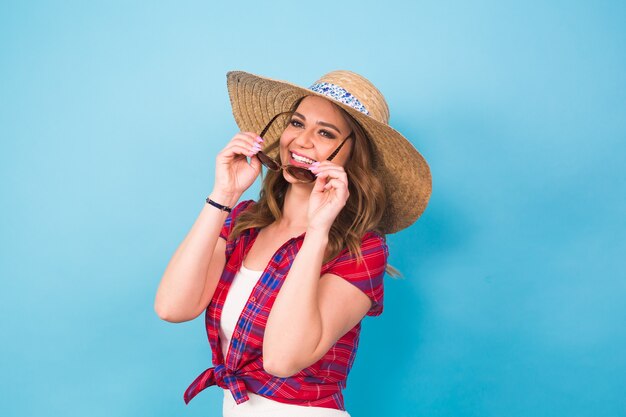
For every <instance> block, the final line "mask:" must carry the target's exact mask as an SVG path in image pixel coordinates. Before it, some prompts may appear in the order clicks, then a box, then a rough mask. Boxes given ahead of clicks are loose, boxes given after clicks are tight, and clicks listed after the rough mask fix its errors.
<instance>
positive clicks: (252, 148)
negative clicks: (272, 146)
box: [213, 132, 262, 199]
mask: <svg viewBox="0 0 626 417" xmlns="http://www.w3.org/2000/svg"><path fill="white" fill-rule="evenodd" d="M261 143H262V139H261V138H260V137H259V136H258V135H256V134H255V133H252V132H239V133H237V134H236V135H235V136H233V138H232V139H231V140H230V142H228V144H227V145H226V147H225V148H224V149H222V150H221V151H220V153H218V154H217V158H216V160H215V186H214V188H213V191H214V193H216V194H218V195H225V196H233V197H235V199H237V198H239V197H240V196H241V194H243V192H244V191H245V190H246V189H248V187H250V186H251V185H252V183H253V182H254V180H256V178H257V177H258V175H259V173H260V172H261V161H259V158H257V157H256V153H257V152H258V151H259V150H260V149H261V146H262V145H261ZM248 157H249V158H250V162H248V159H247V158H248Z"/></svg>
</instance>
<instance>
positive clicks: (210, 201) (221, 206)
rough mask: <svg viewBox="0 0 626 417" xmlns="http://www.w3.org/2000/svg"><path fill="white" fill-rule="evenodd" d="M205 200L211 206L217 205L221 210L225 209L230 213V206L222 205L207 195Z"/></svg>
mask: <svg viewBox="0 0 626 417" xmlns="http://www.w3.org/2000/svg"><path fill="white" fill-rule="evenodd" d="M206 202H207V203H209V204H210V205H212V206H213V207H217V208H218V209H220V210H222V211H227V212H229V213H230V211H231V210H232V209H231V208H230V207H226V206H223V205H221V204H219V203H216V202H215V201H213V200H211V199H210V198H209V197H207V198H206Z"/></svg>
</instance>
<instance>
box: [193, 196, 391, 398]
mask: <svg viewBox="0 0 626 417" xmlns="http://www.w3.org/2000/svg"><path fill="white" fill-rule="evenodd" d="M251 203H254V201H252V200H246V201H242V202H240V203H239V204H237V205H236V206H235V207H234V208H233V210H232V212H231V213H230V214H229V215H228V217H227V218H226V221H225V222H224V226H223V227H222V230H221V233H220V237H222V238H223V239H225V240H226V265H225V267H224V272H223V273H222V276H221V277H220V280H219V283H218V285H217V288H216V289H215V294H214V295H213V299H212V300H211V302H210V303H209V305H208V307H207V309H206V314H205V326H206V331H207V335H208V339H209V344H210V345H211V350H212V352H213V364H217V365H216V366H214V367H212V368H209V369H207V370H205V371H204V372H202V373H201V374H200V375H199V376H198V377H197V378H196V379H195V380H194V381H193V382H192V383H191V385H190V386H189V388H187V390H186V391H185V395H184V399H185V403H189V401H191V399H192V398H193V397H195V396H196V395H197V394H198V393H199V392H200V391H202V390H203V389H205V388H207V387H209V386H212V385H216V384H217V385H218V386H220V387H222V388H224V389H228V390H230V392H231V393H232V395H233V397H234V399H235V401H236V402H237V404H241V403H243V402H245V401H247V400H249V397H248V395H247V390H250V391H252V392H254V393H256V394H258V395H262V396H264V397H267V398H270V399H272V400H275V401H278V402H281V403H287V404H296V405H303V406H317V407H328V408H336V409H339V410H345V406H344V401H343V394H342V391H341V390H342V389H343V388H345V387H346V380H347V377H348V372H349V371H350V368H351V367H352V364H353V362H354V359H355V356H356V351H357V346H358V342H359V334H360V331H361V322H359V323H358V324H357V325H356V326H354V327H353V328H352V329H351V330H350V331H348V332H347V333H346V334H345V335H343V336H342V337H341V338H339V340H338V341H337V342H336V343H335V344H334V345H333V347H331V348H330V350H329V351H328V352H327V353H326V355H324V356H323V357H322V358H321V359H320V360H318V361H317V362H316V363H314V364H312V365H311V366H309V367H307V368H305V369H302V370H301V371H300V372H298V373H296V374H295V375H292V376H290V377H286V378H279V377H276V376H274V375H271V374H268V373H267V372H265V370H264V369H263V333H264V331H265V324H266V323H267V318H268V316H269V313H270V310H271V308H272V304H273V303H274V300H275V299H276V296H277V295H278V292H279V291H280V287H281V285H282V283H283V282H284V280H285V278H286V276H287V273H288V272H289V269H290V268H291V264H292V263H293V261H294V259H295V257H296V255H297V253H298V250H299V249H300V247H301V246H302V242H303V239H304V235H305V234H304V233H303V234H302V235H300V236H298V237H294V238H291V239H289V240H288V241H287V242H285V243H284V244H283V245H282V246H281V247H280V248H279V249H278V250H277V251H276V253H275V254H274V256H273V257H272V258H271V260H270V262H269V264H268V266H267V267H266V268H265V271H263V274H262V275H261V277H260V278H259V281H258V282H257V283H256V284H255V287H254V288H253V289H252V292H251V294H250V296H249V298H248V300H247V302H246V304H245V307H244V309H243V311H242V313H241V314H240V316H239V319H238V321H237V325H236V328H235V330H234V332H233V336H232V339H231V342H230V343H231V345H230V349H229V351H228V353H229V356H228V357H227V358H225V359H224V356H223V352H222V349H221V344H220V341H219V339H218V328H219V323H220V316H221V313H222V307H223V306H224V300H225V299H226V294H227V293H228V288H229V286H230V283H231V282H232V281H233V278H234V277H235V275H236V274H237V272H238V271H239V268H240V267H241V264H242V263H243V259H244V258H245V256H246V254H247V253H248V251H249V250H250V248H251V247H252V244H253V243H254V240H255V238H256V236H257V234H258V232H259V229H257V228H251V229H247V230H245V231H244V232H242V233H241V234H240V235H239V237H237V238H236V239H234V240H232V241H230V240H228V235H229V234H230V231H231V229H232V226H233V225H234V219H236V217H237V215H238V214H239V213H240V212H241V211H243V210H244V209H245V208H246V207H248V205H250V204H251ZM361 251H362V253H363V258H364V262H362V263H361V264H360V265H359V266H357V265H356V260H355V258H354V257H351V256H350V255H349V254H348V252H347V249H344V250H343V251H342V252H341V253H340V254H339V255H338V256H337V257H335V258H334V259H332V260H330V261H329V262H327V263H325V264H324V265H322V269H321V274H320V276H321V275H323V274H325V273H332V274H336V275H338V276H340V277H342V278H344V279H346V280H347V281H348V282H350V283H352V284H353V285H355V286H356V287H358V288H359V289H361V290H362V291H363V292H364V293H365V294H367V296H368V297H370V299H371V300H372V301H373V303H372V307H371V308H370V310H369V311H368V312H367V315H368V316H378V315H380V314H381V313H382V312H383V276H384V274H385V265H386V263H387V257H388V254H389V252H388V248H387V245H386V243H385V239H384V237H383V236H381V235H379V234H376V233H374V232H367V233H366V234H365V236H363V239H362V242H361Z"/></svg>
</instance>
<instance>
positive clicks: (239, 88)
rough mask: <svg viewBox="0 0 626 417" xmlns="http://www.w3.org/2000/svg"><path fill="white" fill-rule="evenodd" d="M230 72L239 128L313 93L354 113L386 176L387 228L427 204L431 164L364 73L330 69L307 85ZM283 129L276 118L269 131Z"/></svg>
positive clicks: (255, 128) (251, 127)
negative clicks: (391, 123) (399, 128)
mask: <svg viewBox="0 0 626 417" xmlns="http://www.w3.org/2000/svg"><path fill="white" fill-rule="evenodd" d="M226 78H227V86H228V94H229V96H230V102H231V104H232V109H233V115H234V116H235V122H236V123H237V125H238V126H239V128H240V129H241V131H248V132H260V131H261V129H263V127H265V125H266V124H267V123H268V122H269V120H270V119H271V118H272V117H273V116H274V115H276V114H278V113H280V112H283V111H287V110H289V109H290V108H291V106H292V104H293V103H294V102H295V101H296V100H297V99H299V98H301V97H304V96H309V95H314V96H319V97H324V98H326V99H329V100H331V101H332V102H333V103H334V104H337V105H338V106H339V107H341V108H343V109H344V110H346V111H347V112H348V113H349V114H350V115H351V116H353V117H354V119H355V120H356V121H357V122H359V124H360V125H361V126H362V127H363V129H364V130H365V132H366V133H367V136H368V137H369V139H370V140H371V142H372V144H373V148H374V150H375V152H376V162H377V163H376V167H375V172H374V175H376V176H377V177H378V178H379V179H381V180H382V182H383V186H384V187H385V192H386V194H387V207H386V208H385V213H384V215H383V219H382V223H381V229H382V230H383V232H384V233H386V234H389V233H395V232H398V231H399V230H402V229H404V228H406V227H408V226H410V225H411V224H412V223H414V222H415V221H416V220H417V219H418V217H419V216H420V215H421V214H422V212H423V211H424V210H425V209H426V205H427V204H428V200H429V198H430V194H431V190H432V179H431V175H430V168H429V167H428V164H427V163H426V160H425V159H424V158H423V157H422V155H420V153H419V152H418V151H417V149H415V147H414V146H413V145H412V144H411V142H409V141H408V140H407V139H406V138H405V137H404V136H402V134H400V133H399V132H398V131H396V130H394V129H393V128H392V127H390V126H389V124H388V123H389V108H388V107H387V103H386V102H385V98H384V97H383V95H382V94H381V92H380V91H378V89H377V88H376V87H374V85H373V84H372V83H371V82H369V81H368V80H367V79H366V78H364V77H362V76H360V75H358V74H355V73H354V72H350V71H332V72H330V73H328V74H326V75H324V76H323V77H322V78H320V79H319V80H318V81H316V82H315V83H314V84H313V85H311V86H310V87H309V88H304V87H300V86H297V85H295V84H291V83H289V82H286V81H279V80H274V79H271V78H266V77H261V76H258V75H254V74H250V73H247V72H243V71H230V72H228V73H227V74H226ZM280 133H281V132H280V126H278V125H277V124H274V125H273V126H272V128H271V130H270V134H268V135H267V137H268V138H272V137H275V138H277V137H278V136H279V135H280ZM269 144H270V143H267V144H266V145H269Z"/></svg>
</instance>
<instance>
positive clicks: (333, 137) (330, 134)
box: [320, 130, 335, 139]
mask: <svg viewBox="0 0 626 417" xmlns="http://www.w3.org/2000/svg"><path fill="white" fill-rule="evenodd" d="M320 135H322V136H324V137H326V138H328V139H335V135H333V134H332V133H330V132H329V131H328V130H320Z"/></svg>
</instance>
